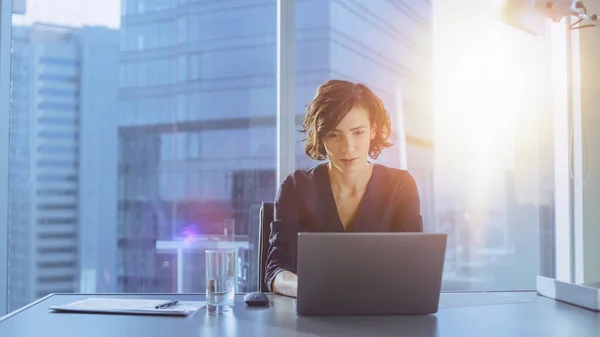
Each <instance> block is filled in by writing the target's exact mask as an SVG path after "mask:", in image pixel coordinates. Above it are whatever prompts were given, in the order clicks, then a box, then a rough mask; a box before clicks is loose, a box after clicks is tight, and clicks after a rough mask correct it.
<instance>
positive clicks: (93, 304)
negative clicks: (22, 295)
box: [50, 297, 206, 316]
mask: <svg viewBox="0 0 600 337" xmlns="http://www.w3.org/2000/svg"><path fill="white" fill-rule="evenodd" d="M165 302H166V301H165V300H156V299H137V298H107V297H91V298H88V299H85V300H81V301H76V302H73V303H69V304H66V305H53V306H51V307H50V309H51V310H53V311H57V312H80V313H97V314H125V315H156V316H189V315H191V314H193V313H195V312H196V311H198V310H199V309H200V308H203V307H204V306H205V305H206V302H204V301H181V302H178V303H177V304H176V305H173V306H169V307H166V308H159V309H157V308H156V307H157V306H160V305H161V304H163V303H165Z"/></svg>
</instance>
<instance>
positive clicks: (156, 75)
mask: <svg viewBox="0 0 600 337" xmlns="http://www.w3.org/2000/svg"><path fill="white" fill-rule="evenodd" d="M48 1H58V0H30V2H31V5H32V6H36V5H40V6H41V5H44V6H48V5H51V3H50V4H48V3H47V2H48ZM91 1H100V0H86V1H83V2H82V3H81V6H78V8H76V9H75V10H74V11H72V12H69V13H66V14H65V13H63V14H64V15H57V14H56V13H53V12H51V11H50V12H48V13H46V14H45V15H46V16H45V17H44V20H43V21H44V22H48V23H52V24H53V26H46V25H31V26H17V25H14V28H15V29H14V30H13V31H14V32H15V33H14V35H13V44H14V45H15V46H17V48H14V50H13V52H12V54H11V58H12V59H14V60H18V62H16V63H15V65H16V66H15V67H14V68H13V71H12V74H11V80H12V83H13V90H12V92H11V94H12V95H13V96H12V97H13V102H14V103H13V104H12V106H11V112H10V117H11V118H10V119H9V120H10V124H11V125H10V127H11V131H12V132H11V134H10V147H11V149H13V150H12V152H11V157H10V159H9V171H10V174H11V177H14V178H15V179H11V183H10V186H9V191H10V192H9V195H10V199H9V202H8V204H9V205H10V206H9V207H10V208H9V215H8V217H9V242H10V245H9V253H8V259H9V265H10V266H11V267H10V268H11V270H10V273H9V279H8V288H9V292H8V310H14V309H16V308H19V307H21V306H23V305H25V304H27V303H30V302H32V301H34V300H36V299H37V298H38V297H40V296H44V295H46V294H47V293H50V292H78V291H80V290H81V289H85V291H96V292H105V293H106V292H128V293H138V292H168V293H172V292H203V291H204V289H205V284H204V280H203V278H202V275H203V271H202V267H201V266H200V265H198V266H197V265H193V264H192V261H197V260H201V259H202V258H203V254H204V253H203V252H204V248H203V247H202V242H203V241H202V240H198V241H197V242H196V243H194V244H193V245H191V246H189V245H188V246H185V247H187V248H185V251H184V253H185V256H186V258H188V259H186V260H185V261H188V262H184V270H181V271H177V270H175V269H173V268H166V267H165V266H167V265H176V262H177V258H178V256H177V254H176V251H170V250H161V249H157V243H159V242H165V241H171V242H172V243H174V244H180V245H182V247H183V242H184V240H185V241H187V242H195V241H194V240H195V239H196V238H197V237H199V236H211V237H212V238H213V239H216V240H227V238H224V237H221V236H220V235H222V234H223V225H224V221H225V219H231V218H233V219H235V224H236V234H238V236H237V238H236V240H237V241H238V242H237V243H236V245H237V246H238V247H239V248H238V254H239V256H240V257H243V260H242V261H240V263H241V265H250V266H252V268H258V267H257V265H256V264H257V263H258V261H256V258H255V257H254V256H253V255H250V254H247V250H248V249H250V241H251V240H256V239H257V238H251V237H249V236H248V233H249V230H248V227H249V226H254V225H256V224H255V223H252V224H251V223H250V221H251V214H249V210H250V209H251V207H255V206H256V205H259V204H260V203H261V202H262V201H270V200H273V198H274V196H275V195H274V194H275V188H274V186H275V181H274V172H275V166H274V164H275V159H274V158H275V148H274V147H273V146H272V144H274V143H275V133H274V132H270V133H269V134H268V135H265V134H263V133H261V132H260V131H259V130H258V128H259V127H258V126H255V125H256V124H255V123H253V118H255V116H258V115H262V116H269V117H270V118H272V125H271V126H270V127H271V128H272V129H273V130H274V128H275V120H276V119H275V113H276V109H275V108H276V104H275V97H276V95H275V93H276V88H275V82H276V81H275V55H274V54H275V49H274V48H273V47H272V46H274V45H275V24H276V11H275V10H276V1H275V0H270V1H261V2H260V3H258V2H253V3H248V4H245V3H244V4H243V3H241V2H235V3H233V2H229V1H213V2H212V3H210V4H208V3H207V2H206V1H200V2H181V1H171V0H121V2H122V3H121V6H120V11H121V12H115V13H109V12H106V13H99V14H98V15H106V16H107V17H106V22H107V24H106V25H104V26H103V27H95V28H94V29H89V30H81V29H80V28H79V27H73V26H69V25H68V22H72V21H74V20H67V21H61V20H63V19H64V18H66V17H65V15H66V16H67V17H68V16H81V17H85V16H86V15H84V14H85V10H86V6H87V4H89V3H91ZM207 6H210V11H207V10H206V7H207ZM184 7H185V8H184ZM190 13H196V14H190ZM198 13H203V14H198ZM28 15H32V14H31V13H26V14H25V16H26V17H27V16H28ZM111 15H112V17H111ZM189 15H195V19H198V18H204V19H205V20H191V17H190V16H189ZM118 17H122V18H123V20H118V19H117V20H113V19H114V18H118ZM72 19H75V18H74V17H73V18H72ZM96 19H97V18H96ZM29 21H35V18H30V20H28V22H29ZM115 21H116V22H118V21H120V22H121V23H120V26H118V27H117V26H114V25H113V26H111V25H108V23H109V22H115ZM247 21H251V22H252V23H253V25H255V26H253V27H252V30H253V31H252V34H254V35H253V36H251V37H249V36H248V32H247V31H246V28H248V27H243V26H241V25H238V26H234V25H232V23H235V22H247ZM192 22H193V23H192ZM94 25H95V24H94ZM56 26H59V27H61V28H62V29H60V30H57V29H56ZM99 26H102V25H101V24H100V25H99ZM246 26H247V25H246ZM30 37H35V38H30ZM57 40H58V41H61V46H62V47H60V48H58V47H56V46H55V45H53V43H54V41H57ZM190 40H193V41H190ZM63 47H64V48H63ZM92 49H93V50H95V51H96V52H97V53H98V52H101V53H102V55H103V57H93V56H92V55H93V54H92V53H91V50H92ZM67 50H79V51H80V52H78V53H76V54H75V55H76V56H75V57H73V56H72V55H73V54H65V53H66V51H67ZM271 54H273V55H271ZM201 56H202V59H203V60H204V59H206V60H208V62H209V63H208V66H207V65H206V64H207V62H206V61H203V62H201ZM34 57H35V60H38V62H37V63H35V62H33V60H34ZM213 65H214V66H213ZM228 65H231V67H235V68H234V70H232V69H230V67H229V66H228ZM207 67H208V68H207ZM208 69H210V72H207V70H208ZM255 69H260V72H259V71H255ZM49 71H51V72H49ZM201 75H202V82H195V85H193V86H192V85H189V83H191V82H188V81H197V80H199V79H200V76H201ZM93 78H95V79H98V78H105V79H106V78H112V79H114V83H111V82H110V81H108V80H102V81H100V82H99V81H97V80H92V79H93ZM265 92H266V93H268V95H266V96H265ZM79 93H85V96H83V97H80V95H79ZM29 95H31V96H32V97H31V98H30V99H29ZM192 97H194V100H193V103H192ZM265 97H268V98H265ZM14 98H23V99H14ZM252 98H253V100H254V101H255V103H253V104H249V101H250V100H251V99H252ZM188 100H190V101H188ZM4 122H5V121H2V123H4ZM261 127H262V126H261ZM248 137H255V139H252V140H250V141H249V140H248ZM115 138H116V139H115ZM32 144H33V145H32ZM249 144H253V145H252V146H255V147H262V148H263V149H269V150H268V151H267V150H263V152H262V153H261V157H260V158H258V157H256V159H255V158H254V156H255V155H257V154H256V153H255V152H250V151H249V146H250V145H249ZM265 159H266V160H265ZM242 172H243V175H244V177H246V178H245V179H243V180H240V179H239V178H236V177H238V176H239V175H240V174H241V173H242ZM265 172H267V173H268V172H270V173H271V174H266V175H265ZM28 174H30V175H32V176H31V177H26V175H28ZM253 177H254V179H253ZM259 177H260V179H264V180H265V181H266V183H265V186H268V187H267V188H266V189H258V188H255V187H254V186H253V185H252V186H251V185H250V184H251V183H252V182H253V181H255V180H258V179H259ZM265 177H266V178H265ZM17 178H18V179H17ZM234 180H235V181H234ZM244 184H248V185H247V186H244ZM240 188H243V189H244V190H245V191H246V192H245V193H243V195H241V194H240V193H239V192H237V191H235V190H234V189H240ZM252 219H254V218H252ZM100 226H101V227H103V228H106V226H109V227H110V228H109V230H106V231H105V230H103V231H100V232H99V231H98V228H100ZM36 232H37V233H40V235H38V236H37V237H36V239H35V240H33V239H32V236H31V233H36ZM98 233H103V234H100V235H98ZM65 238H66V239H67V240H65ZM58 241H60V242H62V243H63V244H61V246H60V247H59V248H60V249H58V248H57V249H54V248H53V249H42V247H48V246H51V245H52V244H53V243H56V242H58ZM107 243H108V244H107ZM32 245H36V246H32ZM78 245H85V246H86V247H88V248H90V249H79V248H81V247H79V246H78ZM111 256H114V257H115V258H114V259H110V257H111ZM50 259H51V260H52V261H54V262H56V263H52V264H48V263H40V262H43V261H47V260H50ZM165 268H166V269H165ZM41 272H45V273H56V272H60V274H61V277H56V278H36V277H35V275H36V274H39V273H41ZM89 275H97V276H96V278H95V279H90V278H89ZM84 276H85V277H84ZM190 277H193V278H194V280H193V282H192V281H190V280H186V279H185V278H190ZM179 279H182V280H183V282H178V280H179ZM79 280H85V281H84V283H85V284H80V283H79ZM87 280H89V281H87ZM178 284H179V285H181V284H183V287H180V288H178ZM236 284H237V291H239V292H246V291H254V290H255V289H256V287H257V280H256V279H248V278H247V277H245V276H244V277H240V279H238V280H237V282H236ZM38 289H45V290H46V291H47V293H46V292H39V291H37V290H38Z"/></svg>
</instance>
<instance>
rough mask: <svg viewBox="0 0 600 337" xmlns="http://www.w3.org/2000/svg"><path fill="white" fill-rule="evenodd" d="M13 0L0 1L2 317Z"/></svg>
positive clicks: (2, 310)
mask: <svg viewBox="0 0 600 337" xmlns="http://www.w3.org/2000/svg"><path fill="white" fill-rule="evenodd" d="M11 39H12V0H0V316H3V315H4V314H6V313H7V310H8V166H9V163H8V159H9V150H10V145H9V144H8V139H9V133H8V131H9V125H8V123H9V121H10V76H11V74H10V47H11Z"/></svg>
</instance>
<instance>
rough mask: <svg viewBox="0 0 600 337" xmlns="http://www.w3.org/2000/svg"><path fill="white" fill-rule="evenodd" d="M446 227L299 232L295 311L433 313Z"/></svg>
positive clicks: (332, 313)
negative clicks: (405, 230)
mask: <svg viewBox="0 0 600 337" xmlns="http://www.w3.org/2000/svg"><path fill="white" fill-rule="evenodd" d="M446 242H447V234H445V233H439V234H438V233H299V234H298V265H297V275H298V293H297V298H296V312H297V314H298V315H426V314H433V313H436V312H437V310H438V305H439V297H440V291H441V284H442V272H443V269H444V258H445V255H446Z"/></svg>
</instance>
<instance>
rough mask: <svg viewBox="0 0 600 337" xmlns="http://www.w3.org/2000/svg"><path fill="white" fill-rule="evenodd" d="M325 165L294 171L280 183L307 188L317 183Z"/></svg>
mask: <svg viewBox="0 0 600 337" xmlns="http://www.w3.org/2000/svg"><path fill="white" fill-rule="evenodd" d="M325 165H327V163H321V164H317V165H315V166H313V167H311V168H308V169H296V170H294V171H293V172H292V173H290V174H289V175H288V176H287V177H286V178H285V179H284V181H283V182H282V184H290V185H293V186H308V185H310V184H312V183H318V180H319V179H320V178H321V177H322V175H321V174H320V173H321V172H322V171H323V169H324V168H325Z"/></svg>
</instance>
